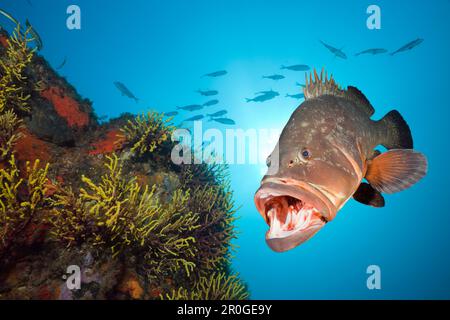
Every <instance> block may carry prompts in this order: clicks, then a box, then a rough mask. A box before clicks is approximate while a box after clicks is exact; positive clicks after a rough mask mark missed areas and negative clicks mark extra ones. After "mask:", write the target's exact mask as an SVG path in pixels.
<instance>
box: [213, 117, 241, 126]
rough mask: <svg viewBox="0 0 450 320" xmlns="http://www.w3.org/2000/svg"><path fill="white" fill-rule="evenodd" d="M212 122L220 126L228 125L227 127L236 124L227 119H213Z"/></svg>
mask: <svg viewBox="0 0 450 320" xmlns="http://www.w3.org/2000/svg"><path fill="white" fill-rule="evenodd" d="M212 120H213V121H216V122H219V123H221V124H229V125H233V124H236V122H234V120H231V119H228V118H213V119H212Z"/></svg>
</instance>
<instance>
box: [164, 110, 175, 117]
mask: <svg viewBox="0 0 450 320" xmlns="http://www.w3.org/2000/svg"><path fill="white" fill-rule="evenodd" d="M177 114H178V111H169V112H167V113H164V115H165V116H166V117H173V116H176V115H177Z"/></svg>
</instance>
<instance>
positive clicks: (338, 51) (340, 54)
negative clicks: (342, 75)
mask: <svg viewBox="0 0 450 320" xmlns="http://www.w3.org/2000/svg"><path fill="white" fill-rule="evenodd" d="M320 43H322V44H323V45H324V46H325V48H327V49H328V50H330V52H331V53H333V54H334V55H335V56H336V57H339V58H342V59H347V55H346V54H345V53H344V52H342V49H337V48H335V47H332V46H330V45H329V44H326V43H325V42H323V41H322V40H320Z"/></svg>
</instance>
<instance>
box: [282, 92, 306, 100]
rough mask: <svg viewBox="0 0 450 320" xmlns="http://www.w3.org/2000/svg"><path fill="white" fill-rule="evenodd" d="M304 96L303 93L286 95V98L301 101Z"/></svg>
mask: <svg viewBox="0 0 450 320" xmlns="http://www.w3.org/2000/svg"><path fill="white" fill-rule="evenodd" d="M304 97H305V95H304V94H303V93H297V94H286V98H294V99H303V98H304Z"/></svg>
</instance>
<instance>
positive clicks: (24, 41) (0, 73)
mask: <svg viewBox="0 0 450 320" xmlns="http://www.w3.org/2000/svg"><path fill="white" fill-rule="evenodd" d="M29 33H30V31H29V29H27V30H25V31H22V29H21V27H20V24H18V25H17V27H16V29H15V30H14V32H13V33H12V35H11V37H10V38H9V39H7V47H6V53H5V54H4V55H3V56H2V58H1V59H0V113H2V112H4V110H5V109H13V110H15V111H17V112H18V111H21V112H23V111H25V112H28V111H30V108H29V106H28V100H29V98H30V95H28V94H26V93H25V89H24V88H25V87H26V85H25V82H26V80H27V78H26V76H25V75H24V70H25V68H26V67H27V66H28V64H29V63H30V62H31V60H32V58H33V54H34V50H31V49H30V48H29V47H28V43H29V42H30V41H31V40H30V38H29Z"/></svg>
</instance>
